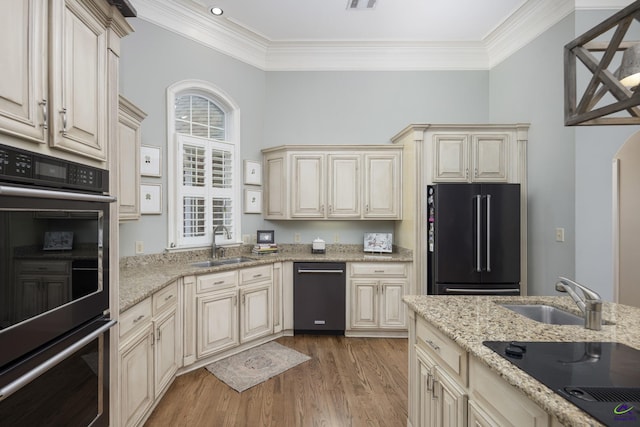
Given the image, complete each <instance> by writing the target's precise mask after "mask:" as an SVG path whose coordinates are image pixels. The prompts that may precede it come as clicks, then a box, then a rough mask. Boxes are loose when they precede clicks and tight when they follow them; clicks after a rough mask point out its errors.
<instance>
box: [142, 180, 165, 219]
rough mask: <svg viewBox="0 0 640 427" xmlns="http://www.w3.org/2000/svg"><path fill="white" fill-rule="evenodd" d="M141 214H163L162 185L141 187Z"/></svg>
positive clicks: (144, 185) (143, 185)
mask: <svg viewBox="0 0 640 427" xmlns="http://www.w3.org/2000/svg"><path fill="white" fill-rule="evenodd" d="M140 213H141V214H152V215H153V214H155V215H158V214H161V213H162V185H161V184H142V185H140Z"/></svg>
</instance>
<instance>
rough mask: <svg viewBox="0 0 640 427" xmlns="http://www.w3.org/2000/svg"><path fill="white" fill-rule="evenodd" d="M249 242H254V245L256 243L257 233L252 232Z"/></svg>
mask: <svg viewBox="0 0 640 427" xmlns="http://www.w3.org/2000/svg"><path fill="white" fill-rule="evenodd" d="M251 243H252V244H254V245H255V244H256V243H258V235H257V234H254V235H252V236H251Z"/></svg>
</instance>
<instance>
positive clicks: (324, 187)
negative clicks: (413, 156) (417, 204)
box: [262, 145, 402, 220]
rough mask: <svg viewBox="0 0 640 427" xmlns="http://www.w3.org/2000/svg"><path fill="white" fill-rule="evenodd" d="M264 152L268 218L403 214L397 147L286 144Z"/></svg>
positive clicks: (393, 217) (392, 216) (399, 216)
mask: <svg viewBox="0 0 640 427" xmlns="http://www.w3.org/2000/svg"><path fill="white" fill-rule="evenodd" d="M262 152H263V156H264V158H263V163H264V165H265V172H264V177H265V196H264V200H265V206H264V214H265V217H266V218H267V219H316V220H317V219H344V220H348V219H380V220H383V219H384V220H397V219H402V208H401V206H402V196H401V194H402V193H401V191H400V188H401V186H402V182H401V179H402V178H401V168H402V152H401V150H399V149H397V147H390V146H371V145H360V146H356V145H349V146H281V147H274V148H269V149H265V150H262Z"/></svg>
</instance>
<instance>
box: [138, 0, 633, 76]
mask: <svg viewBox="0 0 640 427" xmlns="http://www.w3.org/2000/svg"><path fill="white" fill-rule="evenodd" d="M132 2H133V3H134V6H135V8H136V9H137V12H138V17H139V18H141V19H144V20H145V21H149V22H151V23H154V24H156V25H159V26H160V27H162V28H165V29H167V30H169V31H172V32H174V33H177V34H180V35H182V36H184V37H188V38H190V39H192V40H194V41H196V42H198V43H201V44H203V45H205V46H207V47H209V48H211V49H214V50H216V51H218V52H220V53H223V54H225V55H228V56H230V57H232V58H235V59H237V60H239V61H242V62H245V63H247V64H249V65H252V66H254V67H257V68H259V69H261V70H263V71H328V70H341V71H343V70H361V71H365V70H367V71H391V70H489V69H491V68H492V67H494V66H496V65H497V64H499V63H500V62H502V61H504V60H505V59H506V58H508V57H509V56H510V55H512V54H513V53H515V52H516V51H518V50H519V49H520V48H522V47H523V46H525V45H526V44H527V43H529V42H531V41H532V40H534V39H535V38H536V37H538V36H539V35H540V34H542V33H543V32H544V31H546V30H548V29H549V28H550V27H552V26H553V25H555V24H557V23H558V22H560V21H561V20H562V19H564V18H565V17H566V16H568V15H569V14H571V13H572V12H574V11H575V10H578V9H611V10H618V9H621V8H623V7H624V6H627V5H628V4H629V3H631V0H528V1H526V2H524V4H523V5H522V7H520V8H519V9H518V10H517V11H516V12H515V13H514V14H513V15H511V16H510V17H509V18H507V19H506V20H505V21H504V22H502V23H501V24H500V25H499V26H498V27H496V28H495V29H494V30H493V31H491V32H490V33H489V34H488V35H487V36H486V37H484V38H483V39H482V40H480V41H472V42H438V43H434V42H419V41H416V42H389V41H380V42H353V41H349V42H329V41H295V40H294V41H286V42H284V41H274V40H269V39H268V38H266V37H264V36H263V35H261V34H257V33H255V32H252V31H250V30H249V29H247V28H245V27H243V26H241V25H239V24H237V23H235V22H233V20H231V19H227V20H217V21H213V20H211V19H208V17H207V16H204V15H203V13H202V11H200V10H197V9H195V8H191V7H189V6H188V5H187V4H188V3H187V2H184V3H183V2H176V1H173V0H132Z"/></svg>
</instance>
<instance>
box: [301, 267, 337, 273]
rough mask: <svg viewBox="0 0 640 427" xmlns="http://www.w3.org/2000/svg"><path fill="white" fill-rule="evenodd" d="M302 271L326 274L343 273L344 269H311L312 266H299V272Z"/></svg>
mask: <svg viewBox="0 0 640 427" xmlns="http://www.w3.org/2000/svg"><path fill="white" fill-rule="evenodd" d="M302 273H326V274H342V273H344V270H338V269H336V270H321V269H310V268H299V269H298V274H302Z"/></svg>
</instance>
